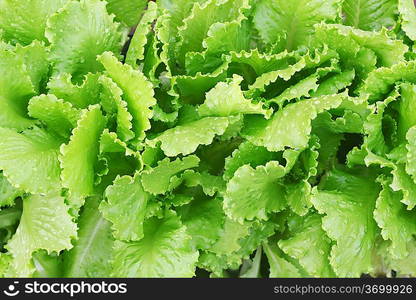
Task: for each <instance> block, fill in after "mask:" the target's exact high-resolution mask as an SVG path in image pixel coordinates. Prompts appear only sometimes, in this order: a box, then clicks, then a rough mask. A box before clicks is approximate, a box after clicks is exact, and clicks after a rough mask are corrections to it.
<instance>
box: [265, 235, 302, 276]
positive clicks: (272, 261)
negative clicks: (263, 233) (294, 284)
mask: <svg viewBox="0 0 416 300" xmlns="http://www.w3.org/2000/svg"><path fill="white" fill-rule="evenodd" d="M263 249H264V253H266V256H267V259H268V261H269V265H270V274H269V277H270V278H285V277H286V278H296V277H301V273H300V270H299V269H298V268H297V267H296V266H295V265H294V264H293V263H292V262H291V261H289V260H287V259H286V257H285V255H284V253H283V251H282V250H281V249H279V247H277V242H275V241H274V242H273V240H272V241H271V242H269V243H264V244H263Z"/></svg>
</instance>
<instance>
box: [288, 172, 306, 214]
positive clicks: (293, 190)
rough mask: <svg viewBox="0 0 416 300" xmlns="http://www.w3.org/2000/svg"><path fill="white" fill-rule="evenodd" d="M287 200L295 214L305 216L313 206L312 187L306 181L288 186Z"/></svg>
mask: <svg viewBox="0 0 416 300" xmlns="http://www.w3.org/2000/svg"><path fill="white" fill-rule="evenodd" d="M286 199H287V203H288V205H289V207H290V209H291V210H292V211H293V212H294V213H296V214H298V215H300V216H304V215H305V214H307V213H308V211H309V208H310V207H311V206H312V203H311V185H310V184H309V182H308V181H306V180H302V181H300V182H298V183H294V184H287V185H286Z"/></svg>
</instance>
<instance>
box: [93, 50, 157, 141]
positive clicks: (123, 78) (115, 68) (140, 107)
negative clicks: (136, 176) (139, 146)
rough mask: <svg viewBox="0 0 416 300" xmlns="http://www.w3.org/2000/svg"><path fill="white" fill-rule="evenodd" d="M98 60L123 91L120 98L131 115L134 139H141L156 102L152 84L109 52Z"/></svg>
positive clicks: (140, 73)
mask: <svg viewBox="0 0 416 300" xmlns="http://www.w3.org/2000/svg"><path fill="white" fill-rule="evenodd" d="M98 60H99V61H100V62H101V63H102V64H103V65H104V67H105V69H106V71H107V74H108V76H109V77H110V78H111V79H112V80H113V81H114V82H115V83H116V84H117V85H118V86H119V87H120V88H121V90H122V91H123V95H122V98H123V100H124V101H125V102H126V103H127V109H128V111H129V112H130V114H131V115H132V117H133V120H132V123H133V131H134V133H135V134H136V139H137V140H142V139H143V138H144V136H145V131H147V130H149V129H150V121H149V119H150V118H151V117H152V115H153V113H152V111H151V109H150V107H151V106H153V105H155V104H156V99H155V98H153V95H154V92H153V88H152V84H151V83H150V82H149V81H148V80H147V79H146V77H145V76H144V75H143V73H142V72H140V71H139V70H133V69H132V68H131V66H129V65H123V64H122V63H121V62H119V61H118V60H117V58H116V57H114V56H113V55H112V54H111V53H110V52H105V53H104V54H103V55H101V56H99V58H98Z"/></svg>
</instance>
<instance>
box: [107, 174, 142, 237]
mask: <svg viewBox="0 0 416 300" xmlns="http://www.w3.org/2000/svg"><path fill="white" fill-rule="evenodd" d="M105 197H106V198H107V201H103V202H101V204H100V211H101V212H102V214H103V216H104V218H106V219H107V220H109V221H110V222H111V223H112V224H113V225H112V228H113V231H114V233H113V234H114V237H115V238H116V239H118V240H124V241H137V240H140V239H141V238H143V221H144V217H145V215H146V206H147V202H148V200H149V194H147V193H146V192H145V191H144V190H143V187H142V184H141V182H140V176H135V177H134V178H132V177H130V176H123V177H118V178H116V180H115V181H114V183H113V185H111V186H109V187H108V188H107V189H106V191H105Z"/></svg>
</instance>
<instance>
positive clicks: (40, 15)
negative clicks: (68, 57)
mask: <svg viewBox="0 0 416 300" xmlns="http://www.w3.org/2000/svg"><path fill="white" fill-rule="evenodd" d="M66 2H68V0H56V1H48V0H30V1H20V0H4V1H1V2H0V11H1V12H2V13H1V15H0V29H2V30H3V32H4V34H3V38H4V39H5V40H6V41H9V42H11V43H13V44H16V43H21V44H23V45H28V44H30V43H31V42H32V41H33V40H38V41H44V42H46V41H47V40H46V38H45V28H46V21H47V20H48V18H49V17H50V16H51V15H53V14H54V13H55V12H56V11H57V10H58V9H60V8H61V7H62V6H64V4H65V3H66ZM28 14H30V17H29V15H28Z"/></svg>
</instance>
